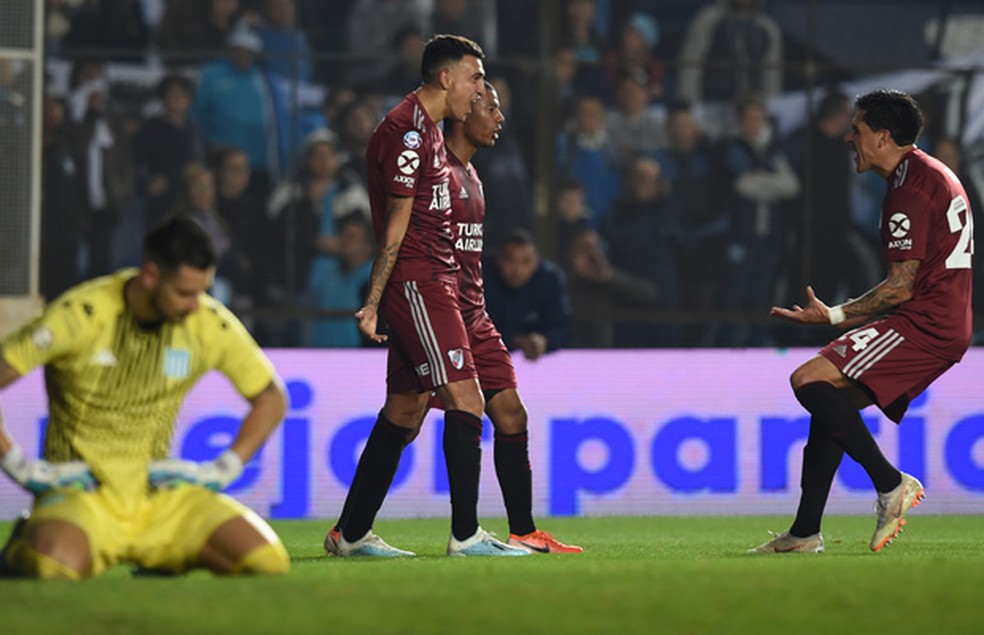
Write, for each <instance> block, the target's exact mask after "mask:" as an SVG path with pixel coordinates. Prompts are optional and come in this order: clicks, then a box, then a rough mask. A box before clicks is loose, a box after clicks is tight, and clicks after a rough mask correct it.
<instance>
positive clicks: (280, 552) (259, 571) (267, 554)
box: [232, 541, 290, 575]
mask: <svg viewBox="0 0 984 635" xmlns="http://www.w3.org/2000/svg"><path fill="white" fill-rule="evenodd" d="M288 571H290V556H289V555H288V554H287V550H286V549H285V548H284V546H283V544H282V543H280V542H279V541H278V542H268V543H266V544H263V545H260V546H259V547H256V548H255V549H252V550H251V551H249V552H247V553H246V554H245V555H244V556H243V557H242V558H241V559H240V560H239V562H238V563H236V566H235V567H234V568H233V570H232V573H233V574H235V575H283V574H285V573H287V572H288Z"/></svg>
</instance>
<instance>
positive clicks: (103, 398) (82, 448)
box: [0, 269, 275, 498]
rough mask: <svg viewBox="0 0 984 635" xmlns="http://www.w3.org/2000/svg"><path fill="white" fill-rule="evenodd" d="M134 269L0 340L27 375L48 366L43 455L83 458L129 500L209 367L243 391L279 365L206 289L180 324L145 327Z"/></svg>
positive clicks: (142, 486)
mask: <svg viewBox="0 0 984 635" xmlns="http://www.w3.org/2000/svg"><path fill="white" fill-rule="evenodd" d="M136 275H137V270H135V269H127V270H122V271H119V272H117V273H116V274H114V275H111V276H106V277H102V278H97V279H95V280H92V281H89V282H85V283H83V284H80V285H78V286H76V287H73V288H72V289H70V290H69V291H67V292H66V293H65V294H64V295H62V296H60V297H59V298H58V299H56V300H55V301H54V302H53V303H51V304H49V305H48V307H47V308H46V309H45V310H44V311H43V312H42V313H40V314H39V315H38V316H37V317H35V318H34V319H32V320H31V321H29V322H28V323H27V324H25V325H24V326H23V327H22V328H21V329H20V330H18V331H16V332H14V333H12V334H11V335H9V336H8V337H7V338H5V339H4V340H3V341H2V342H0V354H2V355H3V358H4V359H5V360H6V361H7V363H8V364H10V366H11V367H12V368H13V369H14V370H16V371H17V372H18V373H20V374H22V375H24V374H26V373H28V372H29V371H31V370H32V369H33V368H36V367H38V366H42V365H43V366H44V367H45V370H44V372H45V375H44V379H45V387H46V389H47V393H48V429H47V434H46V436H45V449H44V454H45V458H46V459H48V460H49V461H68V460H75V459H82V460H84V461H86V463H88V464H89V466H90V468H91V469H92V471H93V474H95V476H96V478H98V479H99V481H100V483H102V485H103V486H104V487H108V488H110V489H113V490H115V491H116V492H117V493H118V494H120V495H121V496H122V497H123V498H130V497H132V496H139V495H141V494H142V493H143V492H145V491H146V484H147V463H148V462H149V461H151V460H153V459H158V458H164V457H166V456H168V454H169V452H170V447H171V437H172V436H173V434H174V422H175V418H176V417H177V414H178V410H179V408H180V407H181V404H182V402H183V401H184V397H185V395H186V394H187V393H188V391H189V390H190V389H191V387H192V386H193V385H194V384H195V382H196V381H197V379H198V378H199V377H201V376H202V375H203V374H204V373H206V372H208V371H209V370H212V369H216V370H218V371H220V372H222V373H223V374H224V375H226V377H228V378H229V380H230V381H231V382H232V384H233V385H234V386H235V388H236V390H238V391H239V393H240V394H242V395H243V396H244V397H246V398H247V399H248V398H251V397H254V396H256V395H258V394H259V393H260V392H261V391H262V390H263V389H264V388H266V387H267V385H269V383H270V381H271V380H273V378H274V376H275V375H274V369H273V365H272V364H271V363H270V360H269V359H268V358H267V356H266V355H265V354H264V353H263V351H262V350H261V349H260V348H259V346H257V344H256V342H255V341H254V340H253V338H252V337H251V336H250V334H249V333H248V332H247V331H246V329H245V327H243V325H242V324H241V323H240V322H239V320H238V319H237V318H236V317H235V316H234V315H233V314H232V312H231V311H229V310H228V309H227V308H226V307H224V306H223V305H222V304H221V303H220V302H219V301H218V300H215V299H214V298H212V297H211V296H208V295H206V294H203V295H202V298H201V302H200V306H199V309H198V310H197V311H195V312H193V313H192V314H190V315H189V316H188V317H187V318H186V319H185V320H184V321H183V322H181V323H179V324H171V323H164V324H161V325H159V326H157V327H156V328H151V329H148V328H143V327H141V326H140V325H139V324H138V323H137V322H136V320H135V319H134V316H133V313H132V312H131V311H130V310H129V309H128V308H127V306H126V303H125V301H124V286H125V284H126V282H127V281H128V280H130V279H131V278H133V277H135V276H136Z"/></svg>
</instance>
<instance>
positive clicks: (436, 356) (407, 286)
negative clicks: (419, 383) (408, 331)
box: [403, 280, 448, 386]
mask: <svg viewBox="0 0 984 635" xmlns="http://www.w3.org/2000/svg"><path fill="white" fill-rule="evenodd" d="M403 294H404V295H405V296H406V298H407V302H408V303H409V304H410V313H411V316H412V317H413V326H414V328H415V329H417V336H418V337H419V338H420V343H421V344H423V346H424V353H425V354H426V355H427V359H428V361H429V362H430V367H431V379H432V381H433V383H434V385H435V386H443V385H444V384H446V383H448V371H447V369H446V368H445V367H444V358H443V357H441V346H440V344H439V342H438V341H437V335H435V334H434V328H433V327H432V326H431V322H430V316H428V315H427V307H425V306H424V299H423V297H422V296H421V295H420V291H419V290H418V289H417V282H416V281H414V280H409V281H406V282H404V283H403Z"/></svg>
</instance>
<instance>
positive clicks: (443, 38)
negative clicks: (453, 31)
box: [420, 33, 485, 84]
mask: <svg viewBox="0 0 984 635" xmlns="http://www.w3.org/2000/svg"><path fill="white" fill-rule="evenodd" d="M466 55H471V56H473V57H477V58H478V59H484V58H485V52H484V51H483V50H482V47H481V46H479V45H478V43H477V42H475V41H473V40H469V39H468V38H466V37H462V36H460V35H448V34H444V33H442V34H440V35H435V36H434V37H432V38H431V39H429V40H427V44H426V45H424V55H423V59H422V60H421V62H420V77H421V79H423V81H424V83H425V84H427V83H429V82H432V81H434V78H436V77H437V74H438V73H439V72H440V71H441V69H442V68H444V66H445V65H447V64H448V63H449V62H451V63H455V62H460V61H461V59H462V58H463V57H465V56H466Z"/></svg>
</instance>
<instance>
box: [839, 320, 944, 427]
mask: <svg viewBox="0 0 984 635" xmlns="http://www.w3.org/2000/svg"><path fill="white" fill-rule="evenodd" d="M930 347H931V344H930V343H929V342H927V341H926V336H925V335H923V334H921V333H920V331H919V330H918V329H916V328H915V327H914V326H912V324H911V323H910V322H909V321H908V320H906V319H905V318H900V317H897V316H889V317H887V318H884V319H881V320H878V321H876V322H872V323H870V324H865V325H864V326H859V327H858V328H856V329H853V330H851V331H847V332H845V333H844V334H843V335H841V336H840V337H839V338H837V339H836V340H834V341H832V342H831V343H829V344H827V345H826V346H825V347H824V348H823V349H822V350H821V351H820V354H821V355H823V356H824V357H825V358H826V359H828V360H829V361H830V362H831V363H832V364H833V365H834V366H836V367H837V368H838V369H839V370H840V371H841V372H842V373H844V375H846V376H847V377H850V378H851V379H853V380H855V381H857V382H860V383H861V384H862V385H863V386H864V387H865V388H866V389H867V391H868V394H869V395H870V396H871V397H872V399H873V400H874V402H875V403H876V404H877V405H878V407H879V408H881V410H882V412H884V413H885V416H887V417H888V418H889V419H891V420H892V421H894V422H895V423H898V422H899V421H901V420H902V417H903V416H904V415H905V411H906V409H908V407H909V403H910V402H911V401H912V400H913V399H915V398H916V397H918V396H919V394H920V393H922V391H924V390H926V388H927V387H928V386H929V385H930V384H931V383H933V382H934V381H935V380H936V378H937V377H939V376H940V375H942V374H943V373H944V372H946V370H947V369H948V368H950V366H953V361H952V360H948V359H943V358H942V357H939V356H937V355H933V354H931V353H929V352H927V350H928V349H929V348H930Z"/></svg>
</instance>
